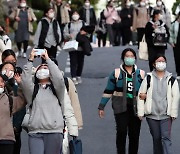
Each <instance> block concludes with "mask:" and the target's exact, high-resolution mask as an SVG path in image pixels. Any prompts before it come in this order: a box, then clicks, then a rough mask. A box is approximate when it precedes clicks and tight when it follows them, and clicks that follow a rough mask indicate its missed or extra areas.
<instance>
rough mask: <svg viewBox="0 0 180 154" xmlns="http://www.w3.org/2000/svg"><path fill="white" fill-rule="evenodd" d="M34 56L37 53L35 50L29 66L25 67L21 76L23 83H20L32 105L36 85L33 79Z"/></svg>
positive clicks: (31, 55)
mask: <svg viewBox="0 0 180 154" xmlns="http://www.w3.org/2000/svg"><path fill="white" fill-rule="evenodd" d="M34 56H35V53H34V50H32V52H31V54H30V57H29V60H28V62H27V64H26V65H24V69H23V72H22V75H21V83H19V85H20V87H21V88H22V91H23V94H24V96H25V98H26V100H27V102H28V104H31V103H32V95H33V90H34V83H33V79H32V67H33V61H34Z"/></svg>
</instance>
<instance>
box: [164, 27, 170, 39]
mask: <svg viewBox="0 0 180 154" xmlns="http://www.w3.org/2000/svg"><path fill="white" fill-rule="evenodd" d="M165 28H166V34H167V42H168V40H169V38H170V33H169V28H168V27H167V25H165Z"/></svg>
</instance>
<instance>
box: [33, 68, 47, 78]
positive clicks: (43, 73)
mask: <svg viewBox="0 0 180 154" xmlns="http://www.w3.org/2000/svg"><path fill="white" fill-rule="evenodd" d="M36 77H37V78H38V79H46V78H49V70H48V69H40V70H38V71H37V73H36Z"/></svg>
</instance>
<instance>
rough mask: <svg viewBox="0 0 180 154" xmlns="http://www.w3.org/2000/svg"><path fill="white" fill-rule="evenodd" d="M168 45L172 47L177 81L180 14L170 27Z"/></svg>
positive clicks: (179, 63) (178, 71)
mask: <svg viewBox="0 0 180 154" xmlns="http://www.w3.org/2000/svg"><path fill="white" fill-rule="evenodd" d="M169 43H170V44H171V46H172V47H173V51H174V60H175V66H176V73H177V77H176V78H177V79H178V80H180V61H179V59H180V53H179V51H180V12H179V14H178V15H177V18H176V20H175V21H174V22H173V23H172V24H171V27H170V38H169Z"/></svg>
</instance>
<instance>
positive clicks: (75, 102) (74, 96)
mask: <svg viewBox="0 0 180 154" xmlns="http://www.w3.org/2000/svg"><path fill="white" fill-rule="evenodd" d="M68 83H69V91H68V94H69V98H70V100H71V105H72V107H73V109H74V115H75V118H76V120H77V123H78V128H79V129H82V127H83V120H82V113H81V106H80V102H79V98H78V93H77V89H76V87H75V85H74V83H73V81H72V80H71V79H70V78H68Z"/></svg>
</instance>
